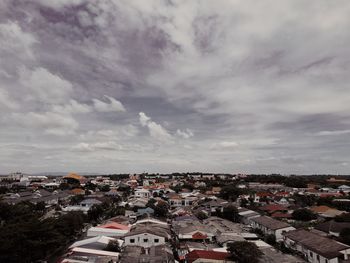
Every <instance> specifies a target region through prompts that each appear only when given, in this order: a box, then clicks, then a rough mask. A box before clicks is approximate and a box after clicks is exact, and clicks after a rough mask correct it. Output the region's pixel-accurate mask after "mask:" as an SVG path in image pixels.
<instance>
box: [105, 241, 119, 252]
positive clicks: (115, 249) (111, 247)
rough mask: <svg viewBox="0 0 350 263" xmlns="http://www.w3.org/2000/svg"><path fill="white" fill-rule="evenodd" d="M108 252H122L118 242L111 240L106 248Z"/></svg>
mask: <svg viewBox="0 0 350 263" xmlns="http://www.w3.org/2000/svg"><path fill="white" fill-rule="evenodd" d="M105 250H106V251H111V252H120V251H121V249H120V246H119V243H118V240H110V241H109V242H108V244H107V247H106V248H105Z"/></svg>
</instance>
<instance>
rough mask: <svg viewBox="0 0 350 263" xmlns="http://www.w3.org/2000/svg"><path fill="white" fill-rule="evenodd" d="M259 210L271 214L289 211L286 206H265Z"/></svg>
mask: <svg viewBox="0 0 350 263" xmlns="http://www.w3.org/2000/svg"><path fill="white" fill-rule="evenodd" d="M259 209H260V210H262V211H269V212H273V211H284V210H287V208H286V207H285V206H283V205H278V204H270V205H264V206H262V207H260V208H259Z"/></svg>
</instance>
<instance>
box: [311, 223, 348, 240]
mask: <svg viewBox="0 0 350 263" xmlns="http://www.w3.org/2000/svg"><path fill="white" fill-rule="evenodd" d="M346 228H350V223H349V222H337V221H334V220H330V221H326V222H323V223H320V224H318V225H316V226H315V229H317V230H320V231H322V232H324V233H327V234H328V235H332V236H335V237H339V235H340V232H341V231H342V230H343V229H346Z"/></svg>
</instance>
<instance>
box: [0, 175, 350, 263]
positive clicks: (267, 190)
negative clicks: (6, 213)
mask: <svg viewBox="0 0 350 263" xmlns="http://www.w3.org/2000/svg"><path fill="white" fill-rule="evenodd" d="M13 176H17V177H18V176H19V177H21V175H18V174H17V175H13ZM17 177H16V180H17V179H18V178H17ZM221 177H222V178H221ZM240 177H243V178H244V177H245V175H239V176H236V177H232V178H230V177H228V176H227V175H220V179H222V180H235V181H237V180H239V179H240ZM21 178H23V176H22V177H21ZM189 178H190V179H191V182H192V184H193V189H187V188H186V187H185V186H184V185H185V182H186V179H184V178H182V177H181V175H179V176H173V178H172V179H171V178H165V177H164V176H160V175H152V176H144V178H143V180H140V178H139V176H138V175H131V176H130V177H129V178H126V179H124V180H119V181H114V180H111V179H110V178H108V177H102V176H100V177H93V178H86V177H83V176H80V175H77V174H69V175H67V176H64V177H62V178H56V179H55V182H53V181H51V182H48V181H47V179H45V178H36V179H35V180H33V181H31V183H30V186H32V187H33V186H38V185H39V186H40V187H36V188H35V187H34V188H33V189H31V191H24V192H16V193H9V194H7V195H5V196H4V198H3V200H4V201H5V202H8V203H10V204H16V203H18V202H21V201H29V202H32V203H34V204H36V203H39V202H44V203H45V204H46V205H47V206H48V207H49V206H52V205H59V206H60V207H61V211H62V213H66V212H69V211H82V212H84V213H87V212H88V211H89V210H90V209H91V208H92V207H93V206H96V205H100V204H102V202H103V201H104V198H118V200H120V201H119V203H118V205H119V206H122V207H124V208H125V210H126V212H125V215H122V216H117V217H114V218H109V219H108V220H104V222H103V223H101V224H99V225H95V226H90V227H89V228H88V229H87V231H86V235H85V238H84V239H82V240H79V241H77V242H75V243H74V244H72V245H71V246H70V247H69V249H68V252H67V253H66V254H65V255H64V257H63V258H62V260H61V262H64V263H68V262H71V263H82V262H89V263H90V262H91V263H93V262H96V263H97V262H106V263H107V262H150V263H152V262H154V263H156V262H157V263H158V262H159V263H162V262H164V263H167V262H190V263H191V262H233V261H232V259H231V257H230V253H229V252H228V250H227V248H228V246H229V244H230V243H233V242H237V241H247V242H253V243H254V244H256V246H257V247H258V248H259V249H260V251H261V252H262V255H263V256H262V258H261V262H262V263H264V262H285V263H288V262H294V263H297V262H315V263H316V262H318V263H345V262H350V259H349V256H350V247H349V246H348V245H346V244H343V243H340V242H338V241H336V239H337V238H338V237H339V235H340V232H341V231H342V230H343V229H345V228H350V225H349V224H350V223H344V222H336V221H334V220H332V218H334V217H336V216H338V215H341V214H343V213H345V211H341V210H338V209H335V208H333V207H329V206H325V205H323V206H312V207H309V210H310V211H312V212H313V213H315V214H316V215H317V216H318V219H320V221H324V222H323V223H319V224H316V226H315V227H313V228H309V229H304V228H303V229H301V228H296V227H295V226H293V222H294V220H293V218H292V213H293V211H295V210H296V209H299V208H300V207H299V206H298V205H297V204H296V202H295V200H294V198H293V196H294V194H295V193H298V194H300V195H305V196H308V195H314V196H322V195H326V196H332V197H334V200H335V201H336V200H338V201H339V202H342V201H344V200H347V199H344V198H342V197H343V196H344V193H349V192H350V187H348V186H347V185H346V184H344V185H341V186H339V187H338V188H337V189H333V188H323V189H322V188H317V189H316V188H313V187H308V188H305V189H301V188H298V189H293V188H289V187H285V186H284V185H281V184H261V183H256V182H240V183H238V184H237V186H236V187H238V188H241V189H244V188H248V189H250V190H254V191H252V193H253V194H252V193H250V194H249V195H244V194H242V195H240V196H239V198H238V199H237V201H235V202H231V201H229V200H224V199H221V198H220V197H219V194H220V191H221V187H218V186H213V187H211V188H209V189H208V188H207V189H206V190H205V191H200V189H202V188H203V186H206V183H208V180H211V181H212V180H215V179H217V178H218V175H216V176H213V175H198V174H194V175H191V176H189ZM6 181H7V182H8V180H6ZM58 182H59V183H60V184H61V183H67V184H72V183H73V184H75V185H76V186H77V187H76V188H73V189H70V190H59V189H58V188H57V187H56V188H53V189H51V188H47V187H46V185H50V184H52V183H58ZM88 183H91V184H94V185H96V186H106V185H107V186H108V191H103V192H102V191H98V190H96V191H92V190H89V189H87V188H85V187H84V186H85V185H87V184H88ZM178 186H180V188H178V189H180V190H177V191H175V190H174V189H176V187H178ZM121 188H129V189H130V191H129V192H128V194H127V195H125V192H123V191H121V190H120V189H121ZM73 196H81V197H82V200H80V201H79V202H78V203H75V204H69V200H70V199H71V198H72V197H73ZM151 200H152V203H153V204H154V205H157V204H162V203H163V204H165V205H166V207H167V215H166V216H163V217H160V216H159V215H158V216H157V215H156V213H155V210H154V207H153V208H152V207H151V206H150V201H151ZM244 200H245V201H246V202H249V203H250V204H251V205H252V206H250V209H248V208H245V207H241V205H242V204H243V202H244ZM228 206H235V207H236V208H237V218H236V220H235V222H232V221H230V220H227V219H224V218H222V217H221V216H222V214H223V212H224V210H225V208H226V207H228ZM252 207H254V208H252ZM257 231H259V233H262V234H263V235H264V236H265V237H266V236H273V237H274V239H275V240H276V242H278V243H280V244H282V243H283V244H284V246H285V247H286V248H288V249H289V250H290V251H294V252H295V255H290V254H285V253H281V252H280V251H279V250H277V249H276V248H275V247H273V246H272V245H271V244H268V243H267V242H265V241H264V239H263V238H262V236H261V234H258V232H257ZM111 243H116V244H118V249H115V250H111V249H107V247H108V246H109V245H110V244H111Z"/></svg>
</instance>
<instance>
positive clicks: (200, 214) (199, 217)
mask: <svg viewBox="0 0 350 263" xmlns="http://www.w3.org/2000/svg"><path fill="white" fill-rule="evenodd" d="M196 217H197V218H198V219H199V220H204V219H207V218H208V215H207V214H206V213H204V212H203V211H199V212H198V213H197V214H196Z"/></svg>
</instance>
